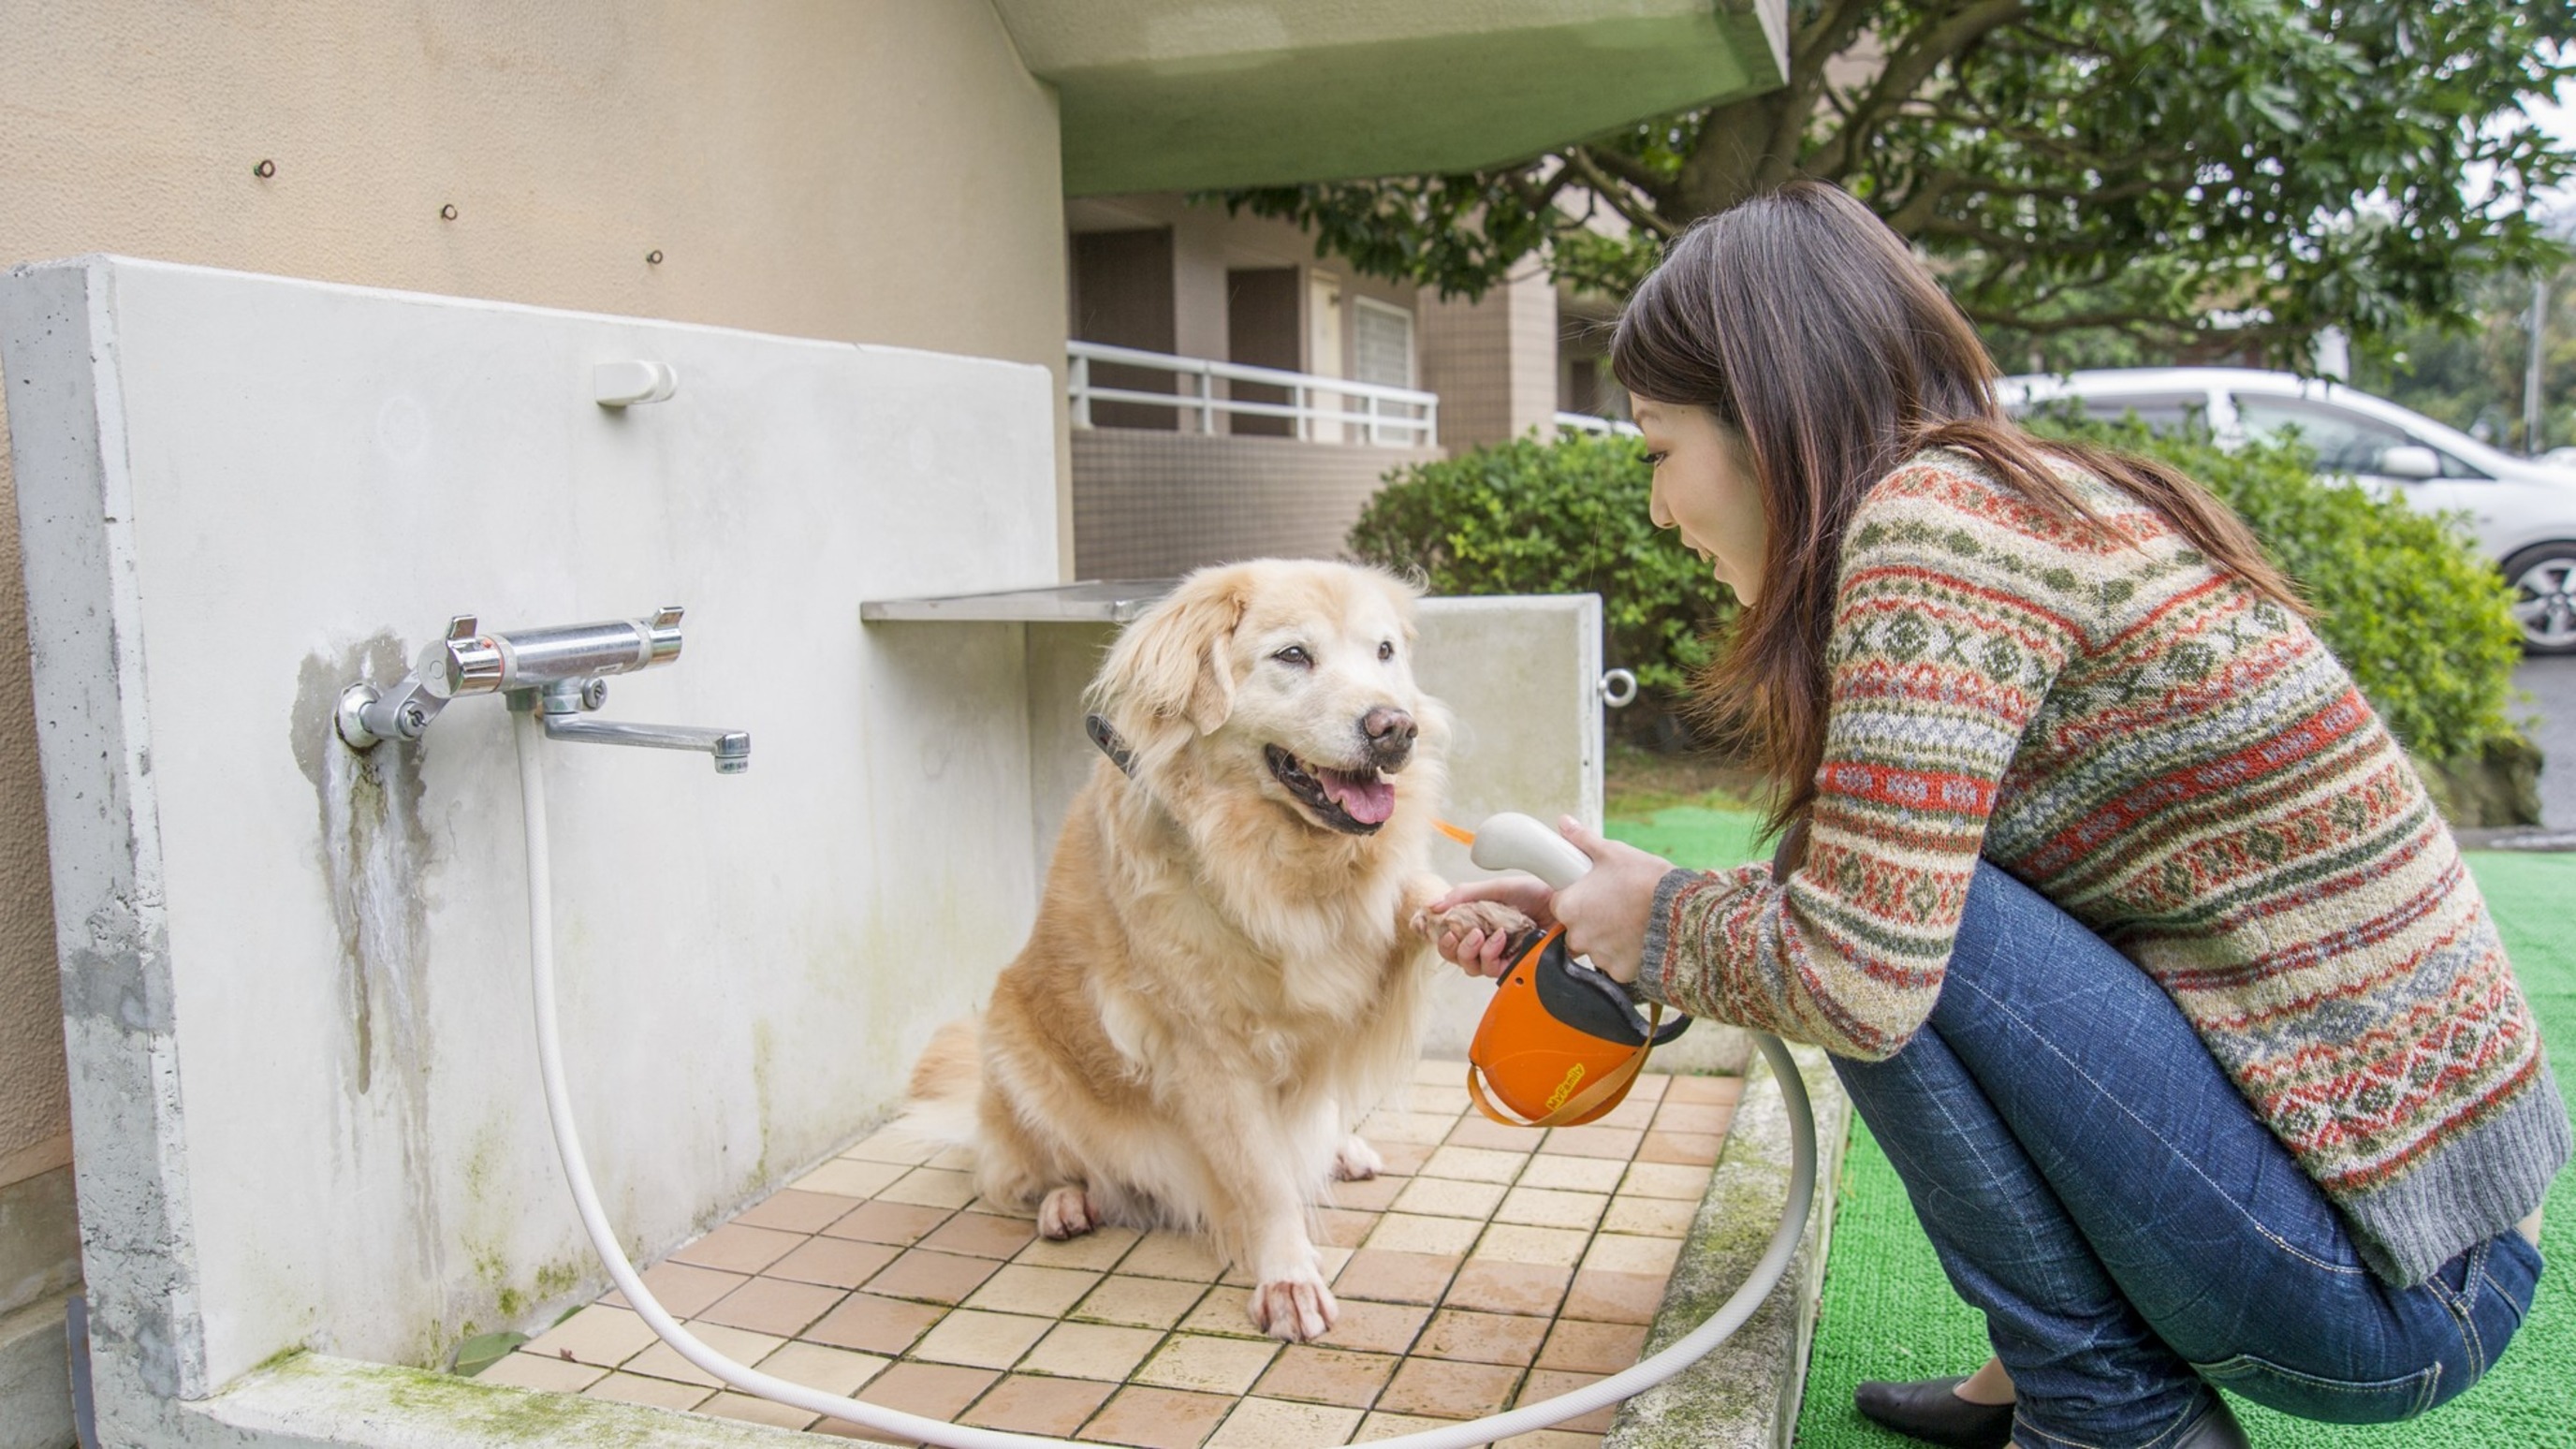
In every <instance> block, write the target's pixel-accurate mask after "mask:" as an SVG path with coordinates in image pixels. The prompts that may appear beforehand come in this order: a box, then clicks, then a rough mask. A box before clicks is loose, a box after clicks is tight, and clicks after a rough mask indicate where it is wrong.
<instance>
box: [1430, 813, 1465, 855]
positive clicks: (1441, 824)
mask: <svg viewBox="0 0 2576 1449" xmlns="http://www.w3.org/2000/svg"><path fill="white" fill-rule="evenodd" d="M1431 824H1432V827H1433V828H1434V829H1436V830H1438V831H1439V832H1440V833H1441V834H1443V835H1446V836H1448V837H1449V838H1450V839H1451V840H1454V841H1456V842H1458V843H1459V844H1460V845H1463V846H1466V847H1467V848H1468V849H1470V850H1473V849H1475V848H1476V832H1474V831H1472V830H1461V829H1459V828H1458V827H1457V826H1455V825H1452V824H1450V823H1449V822H1448V821H1446V820H1434V821H1432V822H1431Z"/></svg>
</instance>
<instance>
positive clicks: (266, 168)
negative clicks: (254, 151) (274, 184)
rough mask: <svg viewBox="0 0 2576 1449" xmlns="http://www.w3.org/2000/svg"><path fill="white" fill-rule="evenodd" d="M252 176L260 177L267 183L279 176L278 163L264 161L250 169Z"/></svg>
mask: <svg viewBox="0 0 2576 1449" xmlns="http://www.w3.org/2000/svg"><path fill="white" fill-rule="evenodd" d="M250 174H251V175H253V176H256V177H258V178H259V179H260V180H262V181H266V180H267V179H269V178H270V177H272V176H275V175H276V174H277V163H276V162H274V161H269V160H262V161H261V162H260V163H259V164H258V165H256V166H253V167H251V168H250Z"/></svg>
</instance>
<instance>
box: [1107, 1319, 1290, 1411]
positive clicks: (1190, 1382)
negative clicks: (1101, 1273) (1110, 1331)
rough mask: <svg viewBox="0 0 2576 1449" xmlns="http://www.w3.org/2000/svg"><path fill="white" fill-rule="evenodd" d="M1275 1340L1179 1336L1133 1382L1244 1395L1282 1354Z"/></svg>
mask: <svg viewBox="0 0 2576 1449" xmlns="http://www.w3.org/2000/svg"><path fill="white" fill-rule="evenodd" d="M1278 1352H1279V1344H1278V1342H1277V1341H1276V1340H1274V1339H1266V1338H1264V1339H1251V1338H1214V1337H1211V1336H1209V1335H1207V1334H1201V1333H1176V1334H1174V1335H1172V1336H1171V1337H1170V1338H1169V1339H1166V1340H1165V1341H1164V1343H1163V1346H1162V1347H1161V1348H1159V1349H1156V1350H1155V1351H1154V1356H1153V1357H1152V1358H1149V1359H1147V1360H1145V1364H1144V1366H1143V1367H1142V1368H1139V1369H1137V1370H1136V1372H1135V1373H1134V1375H1132V1378H1133V1381H1134V1382H1136V1383H1140V1384H1152V1385H1153V1386H1155V1387H1156V1388H1162V1389H1191V1390H1194V1391H1196V1392H1199V1393H1207V1394H1231V1395H1237V1396H1239V1395H1241V1394H1242V1393H1243V1392H1244V1391H1245V1390H1247V1389H1250V1388H1251V1387H1252V1383H1253V1380H1255V1379H1258V1378H1260V1377H1261V1371H1262V1370H1263V1369H1266V1368H1268V1367H1270V1360H1271V1359H1273V1358H1274V1357H1276V1356H1277V1355H1278Z"/></svg>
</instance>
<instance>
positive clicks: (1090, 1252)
mask: <svg viewBox="0 0 2576 1449" xmlns="http://www.w3.org/2000/svg"><path fill="white" fill-rule="evenodd" d="M1144 1236H1145V1235H1144V1234H1143V1233H1140V1232H1138V1231H1136V1230H1135V1229H1134V1228H1093V1229H1092V1230H1091V1231H1090V1232H1087V1233H1085V1234H1083V1235H1082V1236H1081V1237H1078V1238H1066V1239H1064V1240H1063V1241H1062V1242H1049V1241H1047V1240H1046V1239H1044V1238H1038V1239H1036V1240H1034V1241H1032V1242H1031V1243H1030V1244H1029V1245H1028V1246H1027V1247H1025V1248H1022V1249H1020V1255H1019V1256H1018V1257H1016V1258H1014V1259H1012V1260H1011V1261H1012V1262H1014V1263H1026V1264H1028V1265H1029V1266H1030V1267H1032V1268H1082V1269H1088V1270H1089V1271H1091V1272H1094V1273H1106V1272H1108V1271H1109V1270H1110V1269H1112V1268H1115V1267H1117V1266H1118V1260H1119V1259H1121V1258H1123V1257H1125V1256H1127V1250H1128V1249H1130V1248H1132V1247H1134V1246H1136V1244H1137V1243H1138V1242H1139V1241H1141V1240H1142V1239H1143V1238H1144Z"/></svg>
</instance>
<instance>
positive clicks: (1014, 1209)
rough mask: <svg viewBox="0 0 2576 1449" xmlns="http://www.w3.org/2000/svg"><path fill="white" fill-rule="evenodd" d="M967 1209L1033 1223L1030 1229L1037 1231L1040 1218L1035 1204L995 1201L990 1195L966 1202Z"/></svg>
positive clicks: (991, 1215) (988, 1215) (990, 1215)
mask: <svg viewBox="0 0 2576 1449" xmlns="http://www.w3.org/2000/svg"><path fill="white" fill-rule="evenodd" d="M966 1211H968V1212H970V1213H982V1214H984V1215H985V1216H987V1217H996V1218H1017V1219H1019V1220H1020V1221H1021V1222H1024V1223H1028V1224H1031V1227H1030V1229H1029V1231H1031V1232H1036V1231H1037V1228H1036V1226H1035V1224H1036V1222H1037V1220H1038V1210H1037V1207H1036V1205H1035V1204H1024V1203H1009V1202H995V1201H993V1200H992V1199H991V1198H989V1197H978V1198H976V1199H975V1200H974V1201H973V1202H970V1203H968V1204H966Z"/></svg>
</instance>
